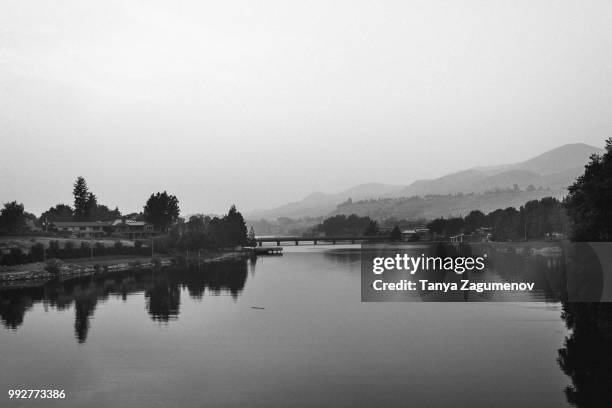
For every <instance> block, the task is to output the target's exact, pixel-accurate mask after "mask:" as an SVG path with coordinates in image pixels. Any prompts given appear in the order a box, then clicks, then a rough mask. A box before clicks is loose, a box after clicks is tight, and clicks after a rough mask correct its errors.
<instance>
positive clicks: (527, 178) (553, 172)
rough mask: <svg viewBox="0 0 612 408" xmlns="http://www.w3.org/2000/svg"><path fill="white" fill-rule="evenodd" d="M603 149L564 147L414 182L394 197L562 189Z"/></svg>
mask: <svg viewBox="0 0 612 408" xmlns="http://www.w3.org/2000/svg"><path fill="white" fill-rule="evenodd" d="M602 152H603V149H599V148H597V147H593V146H589V145H586V144H582V143H574V144H567V145H564V146H561V147H558V148H556V149H553V150H550V151H548V152H546V153H543V154H541V155H539V156H536V157H534V158H532V159H529V160H526V161H524V162H520V163H513V164H504V165H498V166H488V167H476V168H473V169H469V170H464V171H460V172H457V173H453V174H449V175H446V176H443V177H440V178H437V179H428V180H417V181H415V182H414V183H412V184H410V185H409V186H408V187H406V188H405V189H403V190H401V191H399V192H398V194H397V195H395V197H410V196H414V195H418V196H425V195H429V194H456V193H482V192H485V191H487V190H492V189H495V188H500V189H504V188H508V187H512V186H513V185H514V184H516V185H518V187H519V188H523V189H525V188H527V187H528V186H529V185H530V184H531V185H533V186H534V187H540V186H542V187H543V188H551V189H553V188H554V189H564V188H566V187H567V186H569V185H570V184H571V183H572V182H573V181H574V180H575V179H576V177H577V176H579V175H580V174H582V171H583V170H584V165H585V164H586V163H587V161H588V159H589V156H591V154H593V153H602Z"/></svg>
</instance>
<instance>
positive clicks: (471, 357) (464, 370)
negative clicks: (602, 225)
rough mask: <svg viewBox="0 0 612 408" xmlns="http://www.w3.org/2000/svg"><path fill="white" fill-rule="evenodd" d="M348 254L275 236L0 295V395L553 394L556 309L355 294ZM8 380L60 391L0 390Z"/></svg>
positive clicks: (133, 400)
mask: <svg viewBox="0 0 612 408" xmlns="http://www.w3.org/2000/svg"><path fill="white" fill-rule="evenodd" d="M359 260H360V258H359V252H358V248H357V247H353V248H351V247H340V246H334V247H327V248H324V247H321V246H319V247H297V248H292V247H288V248H286V250H285V254H284V255H283V256H276V257H260V258H259V259H257V260H256V262H248V261H247V262H245V263H238V264H232V265H218V266H214V267H208V269H206V270H205V271H197V270H193V271H186V270H183V271H157V272H151V271H141V272H130V273H122V274H116V275H112V276H107V277H105V278H104V279H101V278H95V279H94V278H86V279H81V280H73V281H70V282H65V283H55V284H49V285H47V286H45V287H44V288H33V289H21V290H4V291H2V292H0V317H1V319H2V322H1V324H0V367H1V369H0V386H1V388H2V390H1V391H2V393H3V394H4V396H3V397H0V406H5V405H6V406H45V407H46V406H60V405H61V406H70V407H83V406H91V407H119V406H121V407H157V406H158V407H173V406H186V407H200V406H249V407H252V406H262V407H268V406H277V407H286V406H346V407H354V406H415V407H419V406H423V407H493V406H495V407H518V406H531V407H563V406H568V405H569V403H568V397H567V393H566V391H565V389H566V387H568V386H570V387H571V386H573V384H572V377H570V376H568V375H566V374H565V372H564V370H563V367H562V366H563V365H564V364H565V366H566V367H565V368H566V371H568V370H567V364H570V365H571V361H569V363H568V362H567V361H566V362H565V363H561V364H560V362H559V358H560V355H563V351H564V350H565V351H568V350H567V349H565V339H566V337H568V336H571V335H572V331H571V330H568V329H567V328H566V324H565V321H564V320H563V319H562V317H561V315H562V307H561V305H560V304H558V303H555V302H548V303H546V302H540V303H471V304H470V303H361V302H360V262H359ZM254 307H257V308H254ZM259 308H263V309H259ZM560 350H561V351H560ZM569 351H571V350H569ZM569 371H571V370H569ZM574 377H576V376H575V375H574ZM578 378H579V377H578ZM608 380H609V378H605V379H603V382H604V384H603V385H604V386H605V385H606V383H605V381H608ZM10 388H58V389H64V390H65V391H66V394H67V399H66V400H64V401H61V402H57V403H53V402H51V403H50V402H49V400H46V401H27V400H21V401H9V400H8V398H7V397H6V390H8V389H10ZM585 406H590V405H585Z"/></svg>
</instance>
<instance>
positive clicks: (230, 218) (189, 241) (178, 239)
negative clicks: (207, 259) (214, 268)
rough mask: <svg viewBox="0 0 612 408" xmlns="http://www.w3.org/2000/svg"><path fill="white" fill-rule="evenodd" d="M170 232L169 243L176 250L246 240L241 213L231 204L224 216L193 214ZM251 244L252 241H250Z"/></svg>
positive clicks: (229, 245)
mask: <svg viewBox="0 0 612 408" xmlns="http://www.w3.org/2000/svg"><path fill="white" fill-rule="evenodd" d="M177 228H180V229H181V230H182V233H180V234H179V231H174V232H173V234H171V239H172V242H171V245H172V246H175V247H176V248H177V249H178V250H181V251H184V250H199V249H214V248H227V247H235V246H243V245H246V244H247V243H248V242H247V241H248V239H247V227H246V223H245V222H244V218H243V216H242V214H240V212H239V211H238V210H237V209H236V206H234V205H232V207H231V208H230V210H229V211H228V213H227V215H225V216H224V217H221V218H219V217H210V216H204V215H201V214H200V215H193V216H191V217H190V218H189V220H188V221H187V222H186V223H185V224H184V225H179V226H178V227H177ZM251 244H252V243H251Z"/></svg>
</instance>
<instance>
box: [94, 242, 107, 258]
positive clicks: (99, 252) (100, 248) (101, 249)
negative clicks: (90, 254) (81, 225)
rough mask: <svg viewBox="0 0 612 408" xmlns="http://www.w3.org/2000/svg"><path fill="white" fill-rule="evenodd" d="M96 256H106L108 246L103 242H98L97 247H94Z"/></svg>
mask: <svg viewBox="0 0 612 408" xmlns="http://www.w3.org/2000/svg"><path fill="white" fill-rule="evenodd" d="M94 255H96V256H104V255H106V246H105V245H104V244H103V243H102V242H96V246H95V247H94Z"/></svg>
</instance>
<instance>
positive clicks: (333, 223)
mask: <svg viewBox="0 0 612 408" xmlns="http://www.w3.org/2000/svg"><path fill="white" fill-rule="evenodd" d="M312 233H313V234H315V235H317V234H320V233H323V234H325V235H327V236H338V235H348V236H359V235H378V233H379V227H378V223H377V222H376V221H374V220H372V219H371V218H370V217H360V216H358V215H355V214H351V215H349V216H346V215H343V214H340V215H334V216H333V217H329V218H327V219H325V220H323V222H322V223H321V224H318V225H316V226H315V227H314V228H313V229H312Z"/></svg>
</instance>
